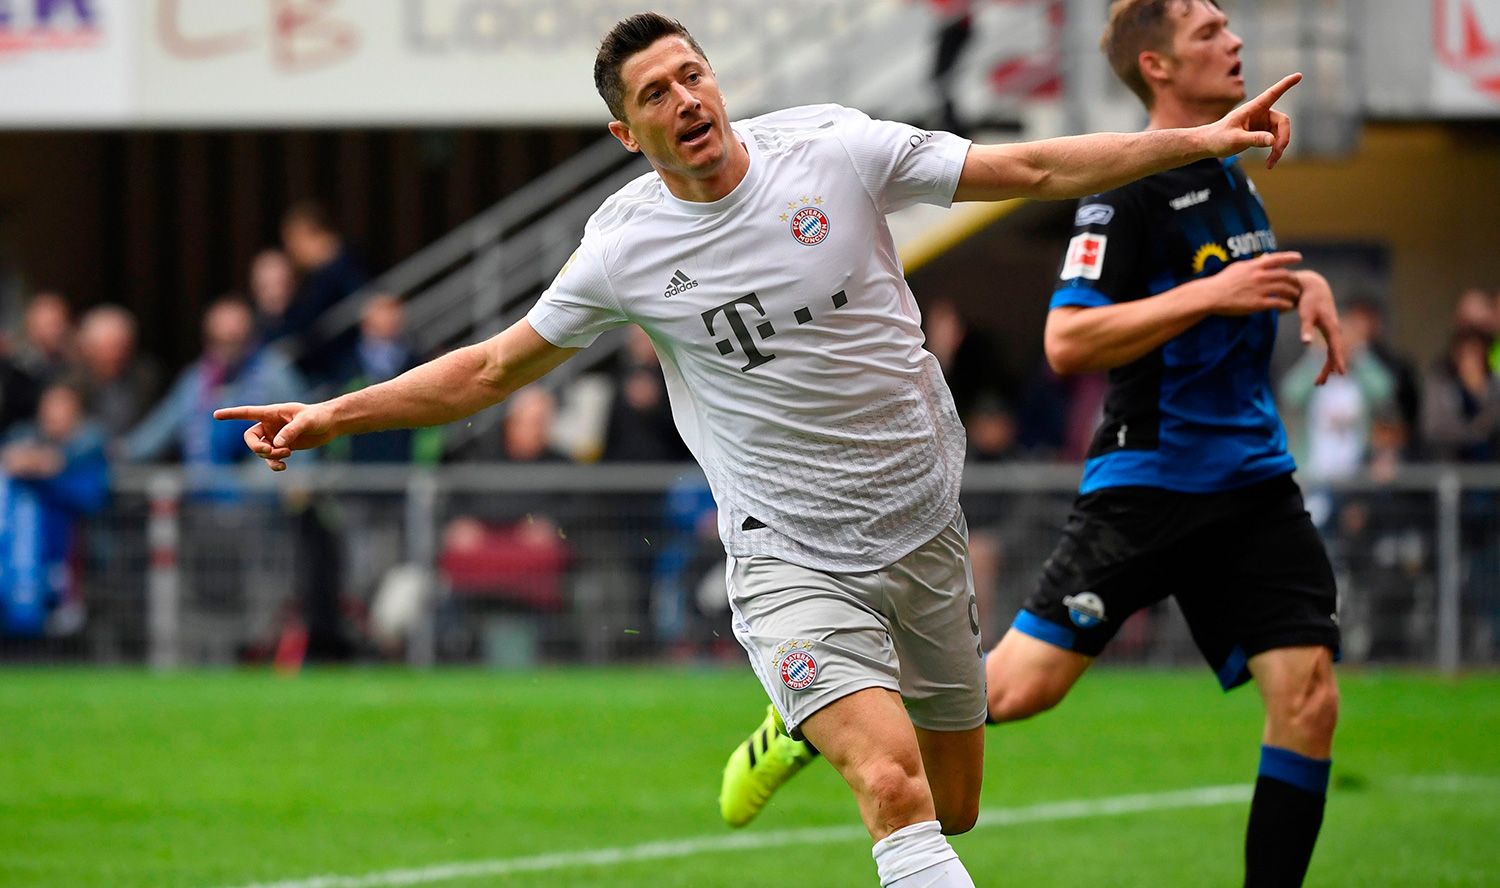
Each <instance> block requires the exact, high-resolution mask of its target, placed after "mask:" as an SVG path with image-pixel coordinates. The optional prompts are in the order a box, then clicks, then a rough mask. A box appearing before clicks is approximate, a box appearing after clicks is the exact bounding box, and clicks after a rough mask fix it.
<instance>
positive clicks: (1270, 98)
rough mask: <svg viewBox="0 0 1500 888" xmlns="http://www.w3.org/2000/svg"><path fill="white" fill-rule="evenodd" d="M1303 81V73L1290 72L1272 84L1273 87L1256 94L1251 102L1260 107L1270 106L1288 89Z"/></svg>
mask: <svg viewBox="0 0 1500 888" xmlns="http://www.w3.org/2000/svg"><path fill="white" fill-rule="evenodd" d="M1301 82H1302V74H1301V72H1298V73H1296V74H1288V75H1286V76H1285V77H1283V78H1281V79H1280V80H1278V81H1276V82H1275V83H1274V84H1272V85H1271V88H1270V89H1268V90H1266V91H1265V92H1263V93H1261V94H1260V95H1258V96H1256V97H1255V99H1254V101H1252V102H1251V103H1250V104H1252V105H1255V106H1257V107H1260V108H1269V107H1271V106H1272V105H1274V104H1276V101H1277V100H1278V99H1280V98H1281V97H1282V96H1284V95H1286V91H1287V90H1289V89H1291V88H1292V87H1294V86H1296V85H1297V84H1298V83H1301Z"/></svg>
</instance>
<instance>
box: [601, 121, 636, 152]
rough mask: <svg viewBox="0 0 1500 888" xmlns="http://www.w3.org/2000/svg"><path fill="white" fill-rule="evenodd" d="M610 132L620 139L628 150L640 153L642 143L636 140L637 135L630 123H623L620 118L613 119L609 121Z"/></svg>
mask: <svg viewBox="0 0 1500 888" xmlns="http://www.w3.org/2000/svg"><path fill="white" fill-rule="evenodd" d="M609 134H610V135H612V136H614V137H615V138H616V139H619V140H620V144H621V145H624V146H625V150H626V151H629V152H631V153H632V154H639V153H640V151H641V145H640V143H639V142H637V141H636V140H635V135H634V134H632V133H631V132H630V127H629V126H628V125H626V124H623V123H621V122H620V121H618V120H611V121H610V122H609Z"/></svg>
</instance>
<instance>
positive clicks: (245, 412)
mask: <svg viewBox="0 0 1500 888" xmlns="http://www.w3.org/2000/svg"><path fill="white" fill-rule="evenodd" d="M268 413H269V411H268V410H267V409H266V408H265V407H220V408H219V409H218V410H215V411H214V419H253V420H257V421H258V420H262V419H265V418H266V417H267V415H268Z"/></svg>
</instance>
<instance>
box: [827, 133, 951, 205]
mask: <svg viewBox="0 0 1500 888" xmlns="http://www.w3.org/2000/svg"><path fill="white" fill-rule="evenodd" d="M838 115H839V116H838V123H837V126H838V128H839V129H838V134H839V139H840V140H841V141H842V142H843V144H844V149H845V150H846V151H848V152H849V158H850V160H852V161H853V162H854V168H855V170H856V171H857V172H858V173H859V178H860V180H861V181H862V182H863V183H864V185H865V189H866V190H867V191H869V192H870V195H871V197H873V198H874V199H875V203H876V205H877V206H878V207H879V208H880V211H881V212H882V213H894V212H895V211H897V210H899V209H902V208H904V207H909V206H911V205H912V204H918V203H929V204H936V205H937V206H940V207H946V206H948V205H950V204H952V203H953V192H954V191H955V190H957V188H958V176H959V174H960V173H961V172H963V168H964V158H965V157H967V156H968V154H969V145H970V142H969V140H968V139H964V138H960V137H958V136H955V135H953V134H952V133H945V132H928V131H927V130H921V129H917V128H916V127H914V126H910V125H908V124H905V123H893V122H891V121H889V120H873V119H871V118H870V117H868V116H866V115H865V114H864V113H863V112H861V111H856V110H854V109H853V108H840V109H839V111H838Z"/></svg>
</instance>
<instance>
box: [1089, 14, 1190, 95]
mask: <svg viewBox="0 0 1500 888" xmlns="http://www.w3.org/2000/svg"><path fill="white" fill-rule="evenodd" d="M1194 3H1207V4H1208V5H1210V6H1212V7H1213V8H1215V9H1218V8H1219V3H1218V0H1115V2H1114V3H1113V4H1112V5H1111V6H1110V8H1109V24H1108V25H1106V26H1105V27H1104V36H1103V37H1102V38H1101V39H1100V40H1099V48H1100V49H1102V50H1104V55H1105V57H1106V58H1108V59H1109V66H1110V67H1111V68H1113V69H1114V71H1115V76H1116V77H1118V78H1120V80H1122V81H1123V82H1124V83H1125V85H1126V86H1128V87H1130V91H1131V92H1133V93H1135V94H1136V96H1138V97H1139V98H1140V100H1141V101H1142V102H1144V103H1146V107H1147V108H1150V107H1151V106H1152V105H1153V104H1155V103H1156V96H1155V95H1153V94H1152V92H1151V85H1150V84H1149V83H1147V82H1146V78H1145V76H1144V75H1143V74H1141V63H1140V58H1141V53H1143V52H1145V51H1147V50H1151V51H1153V52H1165V51H1167V50H1168V49H1170V48H1171V43H1172V24H1171V22H1170V21H1169V20H1168V18H1167V14H1168V13H1169V12H1172V11H1173V10H1176V9H1181V8H1182V7H1184V6H1186V7H1189V8H1191V7H1192V5H1193V4H1194Z"/></svg>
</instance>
